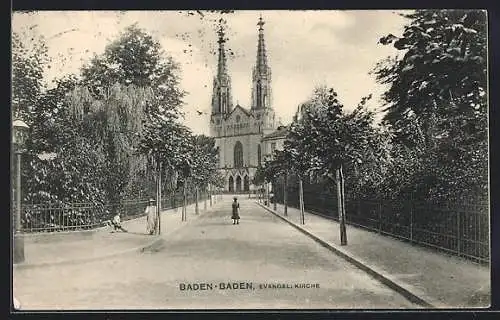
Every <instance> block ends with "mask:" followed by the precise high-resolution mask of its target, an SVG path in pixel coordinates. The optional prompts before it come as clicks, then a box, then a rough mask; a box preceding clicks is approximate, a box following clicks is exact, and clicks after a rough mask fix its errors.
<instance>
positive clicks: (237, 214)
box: [231, 197, 240, 224]
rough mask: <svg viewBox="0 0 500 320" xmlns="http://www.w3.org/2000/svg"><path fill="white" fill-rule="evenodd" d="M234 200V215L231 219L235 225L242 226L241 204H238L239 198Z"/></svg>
mask: <svg viewBox="0 0 500 320" xmlns="http://www.w3.org/2000/svg"><path fill="white" fill-rule="evenodd" d="M233 200H234V201H233V204H232V207H233V214H232V216H231V219H233V224H240V204H239V203H238V198H237V197H234V198H233Z"/></svg>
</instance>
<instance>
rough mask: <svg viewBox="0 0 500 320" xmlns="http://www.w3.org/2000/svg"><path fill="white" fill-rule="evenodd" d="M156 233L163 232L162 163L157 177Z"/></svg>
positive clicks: (159, 164) (159, 165)
mask: <svg viewBox="0 0 500 320" xmlns="http://www.w3.org/2000/svg"><path fill="white" fill-rule="evenodd" d="M156 182H157V184H156V233H157V234H158V235H159V234H160V233H161V228H160V213H161V163H158V172H157V177H156Z"/></svg>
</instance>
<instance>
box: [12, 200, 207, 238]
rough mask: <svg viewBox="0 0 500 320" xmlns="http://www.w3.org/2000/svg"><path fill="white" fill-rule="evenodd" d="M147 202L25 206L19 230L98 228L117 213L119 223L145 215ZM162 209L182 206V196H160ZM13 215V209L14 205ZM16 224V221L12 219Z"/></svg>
mask: <svg viewBox="0 0 500 320" xmlns="http://www.w3.org/2000/svg"><path fill="white" fill-rule="evenodd" d="M205 199H208V194H207V193H204V192H200V193H199V197H198V201H199V202H201V201H204V200H205ZM186 200H187V204H192V203H194V202H195V196H194V195H193V194H187V195H186ZM148 201H149V200H148V199H135V200H124V201H121V202H120V203H111V204H100V205H99V204H94V203H69V204H50V203H46V204H25V205H22V207H21V231H22V232H25V233H34V232H55V231H73V230H90V229H94V228H97V227H101V226H103V225H104V224H105V222H106V221H107V220H111V219H112V215H113V213H115V212H120V214H121V220H122V221H126V220H130V219H134V218H138V217H141V216H144V215H145V209H146V207H147V205H148ZM161 203H162V204H161V208H162V210H167V209H172V208H177V207H180V206H182V204H183V195H182V194H174V195H170V196H166V197H163V198H162V200H161ZM12 209H13V212H15V209H16V208H15V206H13V208H12ZM13 222H14V224H15V218H14V221H13Z"/></svg>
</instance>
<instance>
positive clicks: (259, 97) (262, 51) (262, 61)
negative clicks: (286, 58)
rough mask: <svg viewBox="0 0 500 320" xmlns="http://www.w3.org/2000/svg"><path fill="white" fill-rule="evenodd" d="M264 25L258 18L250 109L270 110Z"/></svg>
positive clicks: (269, 71)
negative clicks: (257, 36) (255, 60)
mask: <svg viewBox="0 0 500 320" xmlns="http://www.w3.org/2000/svg"><path fill="white" fill-rule="evenodd" d="M264 24H265V22H264V20H263V19H262V16H260V18H259V21H258V22H257V25H258V26H259V39H258V42H257V62H256V63H255V67H254V69H253V73H252V82H253V85H252V109H266V108H271V68H269V66H268V64H267V52H266V45H265V42H264Z"/></svg>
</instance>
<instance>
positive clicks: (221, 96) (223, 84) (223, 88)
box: [210, 26, 233, 137]
mask: <svg viewBox="0 0 500 320" xmlns="http://www.w3.org/2000/svg"><path fill="white" fill-rule="evenodd" d="M218 35H219V39H218V41H217V42H218V43H219V52H218V63H217V74H216V76H215V77H214V82H213V93H212V114H211V117H210V134H211V135H212V136H214V137H217V136H220V135H221V133H220V132H221V127H222V122H223V120H224V117H225V116H226V115H227V114H229V113H230V112H231V111H232V109H233V100H232V98H233V97H232V95H231V78H230V77H229V73H228V70H227V58H226V51H225V49H224V43H225V42H226V39H225V34H224V29H223V28H222V26H221V28H220V29H219V32H218Z"/></svg>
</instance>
